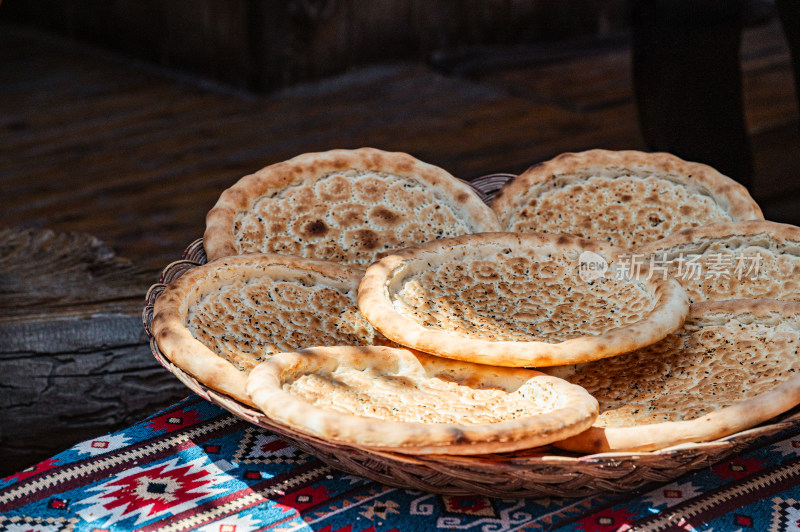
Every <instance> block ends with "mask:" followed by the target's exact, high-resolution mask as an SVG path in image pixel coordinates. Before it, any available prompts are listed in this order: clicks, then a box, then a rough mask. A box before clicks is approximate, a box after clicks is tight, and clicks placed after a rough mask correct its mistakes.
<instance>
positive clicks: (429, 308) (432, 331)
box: [358, 233, 689, 367]
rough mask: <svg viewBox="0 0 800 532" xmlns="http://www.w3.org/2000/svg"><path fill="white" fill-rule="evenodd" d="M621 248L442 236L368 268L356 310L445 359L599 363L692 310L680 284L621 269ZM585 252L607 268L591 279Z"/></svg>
mask: <svg viewBox="0 0 800 532" xmlns="http://www.w3.org/2000/svg"><path fill="white" fill-rule="evenodd" d="M621 253H622V251H621V250H619V249H618V248H614V247H612V246H609V245H607V244H604V243H601V242H597V241H590V240H584V239H581V238H578V237H576V236H572V235H554V234H544V233H542V234H535V233H526V234H521V233H516V234H515V233H482V234H478V235H465V236H461V237H456V238H451V239H444V240H436V241H433V242H428V243H427V244H421V245H418V246H414V247H410V248H407V249H404V250H400V251H398V252H396V253H394V254H392V255H390V256H388V257H385V258H383V259H381V260H380V261H378V262H377V263H375V264H373V265H372V266H370V267H369V268H368V269H367V273H366V275H365V276H364V279H363V280H362V281H361V284H360V286H359V290H358V307H359V309H360V310H361V312H362V314H363V315H364V317H366V318H367V320H368V321H369V322H370V323H371V324H372V325H373V326H374V327H375V328H376V329H378V330H379V331H380V332H382V333H383V334H384V335H386V337H388V338H389V339H391V340H394V341H396V342H397V343H399V344H401V345H405V346H408V347H413V348H415V349H419V350H422V351H425V352H427V353H431V354H435V355H439V356H443V357H447V358H453V359H458V360H467V361H470V362H478V363H482V364H491V365H496V366H517V367H540V366H553V365H560V364H567V363H572V362H584V361H588V360H596V359H599V358H604V357H608V356H612V355H616V354H619V353H624V352H627V351H631V350H633V349H636V348H638V347H642V346H645V345H648V344H651V343H653V342H656V341H658V340H660V339H661V338H663V337H664V336H666V335H667V334H668V333H670V332H672V331H674V330H675V329H677V328H679V327H680V326H681V324H682V323H683V320H684V318H685V316H686V314H687V312H688V307H689V303H688V300H687V298H686V294H685V293H684V291H683V290H682V289H681V287H680V285H678V283H677V282H676V281H674V280H664V281H662V280H660V279H659V280H657V279H651V280H645V279H643V278H636V277H633V278H627V277H625V276H621V275H617V273H618V272H617V257H618V256H619V255H620V254H621ZM586 257H588V258H589V259H593V260H596V261H599V263H600V264H601V265H606V266H607V267H608V268H607V271H605V272H603V271H592V272H589V273H592V275H595V274H596V275H597V277H596V278H594V277H592V278H591V279H589V280H584V278H583V277H582V275H583V274H582V273H581V271H580V269H579V265H580V264H581V262H582V261H584V259H585V258H586ZM586 263H588V264H592V262H591V261H588V260H587V261H586ZM584 273H587V272H585V271H584Z"/></svg>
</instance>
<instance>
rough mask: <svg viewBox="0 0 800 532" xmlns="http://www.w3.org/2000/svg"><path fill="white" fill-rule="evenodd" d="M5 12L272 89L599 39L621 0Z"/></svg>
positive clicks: (285, 1)
mask: <svg viewBox="0 0 800 532" xmlns="http://www.w3.org/2000/svg"><path fill="white" fill-rule="evenodd" d="M5 4H6V5H5V6H4V10H5V16H6V17H7V18H8V19H10V20H14V21H17V22H23V23H26V24H32V25H36V26H37V27H44V28H47V29H48V30H50V31H53V32H57V33H59V34H61V35H65V36H69V37H71V38H74V39H77V40H80V41H82V42H87V43H91V44H95V45H99V46H102V47H104V48H107V49H113V50H117V51H121V52H124V53H126V54H128V55H130V56H134V57H139V58H142V59H146V60H148V61H151V62H153V63H156V64H159V65H162V66H165V67H171V68H178V69H180V70H183V71H188V72H192V73H194V74H199V75H202V76H205V77H209V78H213V79H217V80H221V81H223V82H225V83H227V84H229V85H233V86H236V87H241V88H247V89H251V90H257V91H268V90H272V89H275V88H277V87H282V86H287V85H291V84H293V83H296V82H298V81H307V80H313V79H319V78H320V77H323V76H326V75H331V74H336V73H341V72H343V71H345V70H347V69H349V68H352V67H356V66H361V65H365V64H368V63H375V62H386V61H393V60H405V59H411V60H424V59H425V58H426V57H427V56H428V55H429V54H431V53H433V52H441V51H452V50H459V49H461V48H463V47H464V46H468V45H474V44H490V45H491V44H509V43H520V42H542V41H550V42H552V41H556V40H565V39H575V38H581V37H586V38H596V37H603V36H608V35H610V34H613V33H615V32H619V31H620V30H622V29H624V28H625V26H626V24H627V18H628V13H627V2H626V1H625V0H571V1H569V2H564V1H563V0H526V1H519V0H402V1H400V0H393V1H380V2H376V1H375V0H169V1H166V2H165V1H163V0H6V2H5Z"/></svg>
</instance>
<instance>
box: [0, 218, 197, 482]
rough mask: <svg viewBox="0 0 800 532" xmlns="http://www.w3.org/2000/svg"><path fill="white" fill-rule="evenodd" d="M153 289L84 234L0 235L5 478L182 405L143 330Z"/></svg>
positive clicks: (0, 424) (0, 466)
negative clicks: (81, 443)
mask: <svg viewBox="0 0 800 532" xmlns="http://www.w3.org/2000/svg"><path fill="white" fill-rule="evenodd" d="M155 280H156V279H152V278H151V276H150V275H148V274H146V273H144V272H142V271H141V270H139V269H138V268H136V267H135V266H134V265H133V264H131V263H130V262H129V261H125V260H123V259H120V258H118V257H116V256H115V255H114V253H113V252H112V251H111V249H110V248H109V247H108V246H106V245H105V244H103V243H102V242H100V241H99V240H98V239H96V238H94V237H92V236H90V235H87V234H75V233H57V232H53V231H49V230H16V229H4V230H0V391H2V393H1V394H0V411H2V412H3V415H2V417H1V418H0V447H1V448H2V449H3V451H2V453H0V475H3V474H6V473H11V472H13V471H16V470H20V469H23V468H25V467H27V466H28V465H30V464H31V463H33V462H35V461H36V460H39V459H42V458H45V457H47V456H49V455H51V454H53V453H54V452H57V451H60V450H63V449H64V448H66V447H69V446H70V445H73V444H74V443H77V442H79V441H82V440H84V439H86V438H90V437H93V436H97V435H99V434H103V433H105V432H107V431H110V430H114V429H115V428H119V427H122V426H125V425H128V424H130V423H131V422H133V421H135V420H137V419H141V418H142V417H145V416H147V415H149V414H150V413H152V411H153V410H155V409H157V408H159V407H165V406H167V405H168V404H170V403H171V402H173V401H174V400H176V399H178V398H180V397H182V396H184V395H186V393H187V391H186V389H185V388H184V387H183V385H182V384H181V383H180V382H178V381H177V380H176V379H174V378H173V377H172V376H171V375H169V373H168V372H167V371H166V370H164V369H163V368H162V367H161V366H160V365H159V364H158V362H157V361H156V360H155V359H154V358H153V356H152V354H151V353H150V348H149V343H148V339H147V337H146V334H145V332H144V329H143V327H142V319H141V310H142V307H143V305H144V294H145V291H146V290H147V287H148V286H149V285H150V284H152V282H154V281H155Z"/></svg>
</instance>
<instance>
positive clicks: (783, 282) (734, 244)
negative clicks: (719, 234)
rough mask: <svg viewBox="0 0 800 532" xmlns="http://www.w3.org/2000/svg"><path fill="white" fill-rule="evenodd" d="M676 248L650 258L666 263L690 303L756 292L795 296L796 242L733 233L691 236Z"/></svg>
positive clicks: (798, 288) (799, 249)
mask: <svg viewBox="0 0 800 532" xmlns="http://www.w3.org/2000/svg"><path fill="white" fill-rule="evenodd" d="M756 241H759V242H758V244H756ZM699 245H702V247H700V246H699ZM703 248H704V249H703ZM681 254H682V252H681V251H680V250H677V251H675V250H673V251H670V252H669V254H668V255H667V256H666V257H665V256H664V255H663V253H658V252H657V253H656V254H655V255H654V257H653V260H655V261H657V262H660V263H662V264H664V265H666V267H667V271H668V275H670V276H671V277H672V278H673V279H675V280H677V281H678V282H679V283H680V284H681V285H683V287H684V288H685V289H686V292H687V294H689V298H690V301H691V302H692V303H695V302H699V301H707V300H711V301H716V300H722V299H738V298H744V299H752V298H759V297H763V298H769V299H784V300H787V301H800V245H798V244H791V245H788V246H787V245H783V244H781V243H779V242H776V241H774V240H772V239H770V238H769V236H768V235H763V237H761V238H758V237H746V238H743V237H738V236H732V237H730V238H725V239H720V240H713V241H706V242H703V241H702V240H699V241H695V242H693V243H692V244H691V245H688V246H686V252H685V253H683V256H682V257H681ZM690 261H691V262H690Z"/></svg>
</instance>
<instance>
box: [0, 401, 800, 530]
mask: <svg viewBox="0 0 800 532" xmlns="http://www.w3.org/2000/svg"><path fill="white" fill-rule="evenodd" d="M799 501H800V429H793V430H792V431H790V432H785V433H783V434H780V435H777V436H774V437H770V438H765V439H763V440H760V441H759V442H758V443H757V444H756V445H754V446H753V447H752V448H751V449H750V450H749V451H748V452H745V453H742V454H740V455H739V456H737V457H735V458H733V459H731V460H728V461H726V462H722V463H720V464H718V465H716V466H714V467H711V468H708V469H705V470H701V471H699V472H695V473H690V474H687V475H685V476H683V477H681V478H679V479H678V480H676V481H674V482H671V483H669V484H667V485H659V486H650V487H648V488H646V489H642V490H639V491H638V492H636V493H629V494H623V495H620V494H603V495H597V496H592V497H586V498H583V499H556V498H549V499H537V500H501V499H489V498H486V497H481V496H469V497H452V496H441V495H434V494H430V493H422V492H416V491H407V490H403V489H398V488H392V487H388V486H384V485H381V484H377V483H375V482H372V481H368V480H365V479H362V478H359V477H356V476H352V475H348V474H344V473H341V472H339V471H336V470H334V469H332V468H331V467H329V466H327V465H325V464H324V463H322V462H321V461H319V460H317V459H316V458H314V457H313V456H310V455H308V454H306V453H304V452H302V451H299V450H297V449H296V448H294V447H292V446H290V445H288V444H286V443H284V442H283V441H282V440H280V439H278V438H276V437H275V436H273V435H272V434H271V433H270V432H268V431H266V430H262V429H260V428H257V427H254V426H252V425H249V424H248V423H246V422H244V421H241V420H239V419H237V418H235V417H233V416H232V415H230V414H228V413H227V412H225V411H224V410H222V409H220V408H219V407H217V406H214V405H212V404H210V403H208V402H206V401H203V400H202V399H200V398H198V397H196V396H193V397H190V398H188V399H186V400H184V401H182V402H180V403H178V404H176V405H174V406H173V407H171V408H169V409H167V410H165V411H163V412H160V413H158V414H156V415H154V416H152V417H150V418H148V419H146V420H144V421H142V422H141V423H138V424H136V425H134V426H132V427H130V428H128V429H126V430H123V431H120V432H117V433H114V434H109V435H107V436H103V437H100V438H96V439H94V440H90V441H86V442H83V443H81V444H79V445H76V446H74V447H72V448H71V449H68V450H66V451H64V452H62V453H60V454H58V455H56V456H54V457H52V458H50V459H48V460H45V461H44V462H41V463H39V464H37V465H35V466H34V467H31V468H29V469H27V470H25V471H21V472H19V473H17V474H14V475H11V476H10V477H7V478H5V479H2V480H0V532H6V531H15V532H18V531H32V532H39V531H53V532H55V531H62V530H63V531H68V530H82V531H83V530H85V531H98V532H99V531H106V530H107V531H112V530H145V531H146V530H166V531H175V532H178V531H182V530H200V531H203V532H211V531H213V532H252V531H256V530H271V531H285V532H288V531H304V530H320V531H325V532H378V531H397V532H407V531H428V530H431V531H432V530H464V531H479V532H490V531H491V532H501V531H511V530H576V531H584V532H590V531H614V530H714V531H729V530H741V531H746V530H758V531H785V530H786V531H788V530H800V502H799Z"/></svg>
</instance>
